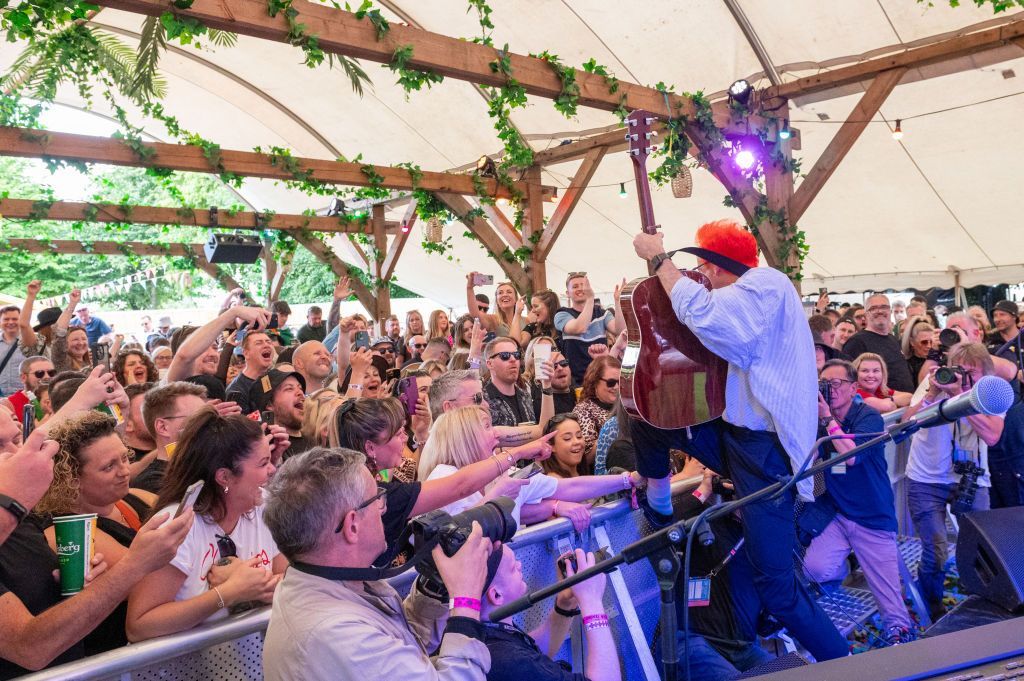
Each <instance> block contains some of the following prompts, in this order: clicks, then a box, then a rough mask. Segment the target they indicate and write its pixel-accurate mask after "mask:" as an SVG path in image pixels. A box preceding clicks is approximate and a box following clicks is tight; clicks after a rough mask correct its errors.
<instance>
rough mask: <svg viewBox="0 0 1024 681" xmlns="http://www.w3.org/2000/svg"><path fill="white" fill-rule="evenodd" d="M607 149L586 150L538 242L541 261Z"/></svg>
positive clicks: (560, 231) (559, 232) (538, 254)
mask: <svg viewBox="0 0 1024 681" xmlns="http://www.w3.org/2000/svg"><path fill="white" fill-rule="evenodd" d="M607 151H608V147H596V148H594V149H591V150H589V151H587V152H586V156H584V158H583V163H581V164H580V167H579V168H578V169H577V170H576V174H575V175H573V176H572V181H571V182H569V186H568V187H566V188H565V190H564V191H563V193H562V198H561V199H559V201H558V206H557V207H556V208H555V212H554V214H553V215H552V216H551V219H550V220H548V224H547V227H545V228H544V233H543V234H542V235H541V238H540V241H539V242H538V243H537V249H536V257H537V259H538V260H539V261H540V262H546V261H547V259H548V254H550V253H551V248H552V247H553V246H554V245H555V241H557V240H558V236H559V235H560V234H561V233H562V230H563V229H565V224H566V222H568V221H569V216H570V215H572V211H573V210H574V209H575V208H576V204H578V203H579V202H580V199H581V198H583V192H584V191H585V190H586V188H587V185H588V184H590V180H591V179H592V178H593V177H594V173H595V172H596V171H597V166H598V165H599V164H600V163H601V159H603V158H604V155H605V153H606V152H607Z"/></svg>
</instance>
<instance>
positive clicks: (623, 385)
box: [619, 265, 728, 429]
mask: <svg viewBox="0 0 1024 681" xmlns="http://www.w3.org/2000/svg"><path fill="white" fill-rule="evenodd" d="M666 267H667V265H666ZM680 274H682V275H683V276H684V277H687V278H689V279H693V280H694V281H698V282H701V283H703V284H704V285H705V286H707V287H708V288H710V285H709V283H708V281H707V278H706V277H705V276H704V275H702V274H700V273H699V272H693V271H690V270H680ZM619 304H620V305H622V310H623V312H624V313H625V317H626V352H625V354H624V355H623V357H622V375H621V379H620V381H621V382H620V388H619V398H620V399H621V400H622V405H623V407H625V409H626V411H627V412H629V414H630V415H631V416H634V417H636V418H639V419H642V420H643V421H645V422H646V423H649V424H650V425H652V426H654V427H655V428H662V429H675V428H686V427H688V426H694V425H697V424H700V423H704V422H706V421H710V420H712V419H715V418H718V417H719V416H721V415H722V412H723V411H725V379H726V374H727V372H728V364H727V363H726V361H725V360H724V359H722V358H721V357H719V356H718V355H715V354H714V353H712V352H711V351H710V350H708V349H707V348H705V347H704V346H703V345H702V344H701V342H700V341H699V340H697V337H696V336H695V335H694V334H693V332H692V331H690V330H689V329H688V328H686V326H684V325H683V324H682V323H681V322H680V321H679V319H678V318H677V317H676V314H675V311H674V310H673V309H672V302H671V300H670V299H669V297H668V294H667V293H666V292H665V289H664V287H663V286H662V285H661V282H660V281H659V280H658V278H657V277H646V278H641V279H634V280H633V281H631V282H629V284H627V285H626V287H625V289H623V291H622V293H621V295H620V298H619Z"/></svg>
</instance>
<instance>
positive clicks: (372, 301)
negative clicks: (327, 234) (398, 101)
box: [295, 233, 377, 315]
mask: <svg viewBox="0 0 1024 681" xmlns="http://www.w3.org/2000/svg"><path fill="white" fill-rule="evenodd" d="M295 240H296V241H298V242H299V243H300V244H302V245H303V246H304V247H305V248H306V250H308V251H309V252H310V253H312V254H313V257H315V258H316V259H317V260H319V261H320V262H322V263H323V264H325V265H327V266H328V267H330V268H331V272H333V273H334V276H336V277H338V278H339V279H340V278H341V277H348V278H349V281H350V285H351V287H352V292H353V293H355V296H356V298H357V299H358V300H359V303H360V304H361V305H362V306H363V307H364V308H366V312H367V313H368V314H371V315H372V314H373V311H374V310H375V309H376V308H377V299H376V297H375V296H374V295H373V293H372V292H371V291H370V289H368V288H367V287H366V284H364V283H363V280H362V279H360V278H359V274H360V271H359V270H358V269H357V268H355V267H352V266H351V265H349V264H348V263H346V262H344V261H343V260H342V259H341V258H339V257H338V256H337V255H336V254H335V253H334V251H333V250H332V249H331V247H330V246H328V245H327V244H325V243H324V242H323V240H321V239H320V238H318V237H316V236H314V235H312V234H304V233H299V234H296V235H295Z"/></svg>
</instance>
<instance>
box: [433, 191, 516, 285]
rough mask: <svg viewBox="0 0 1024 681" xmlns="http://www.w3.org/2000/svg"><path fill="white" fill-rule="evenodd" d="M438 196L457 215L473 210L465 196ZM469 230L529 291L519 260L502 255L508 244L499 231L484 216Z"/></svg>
mask: <svg viewBox="0 0 1024 681" xmlns="http://www.w3.org/2000/svg"><path fill="white" fill-rule="evenodd" d="M437 198H438V199H440V200H441V201H442V202H444V204H445V205H446V206H448V208H449V209H451V211H452V212H453V213H455V215H456V216H458V217H459V218H463V217H464V216H465V215H466V214H467V213H469V212H470V211H471V210H473V206H471V205H470V203H469V201H468V200H467V199H466V197H464V196H460V195H458V194H445V193H443V192H438V193H437ZM468 228H469V231H470V232H472V233H473V235H474V236H475V237H476V238H477V239H479V240H480V241H481V243H483V245H484V247H485V248H486V249H487V250H488V251H490V253H491V255H492V256H493V258H494V261H495V262H497V263H498V266H499V267H501V269H502V271H503V272H504V273H505V275H506V276H507V277H508V279H509V281H511V282H512V283H513V284H514V285H515V287H516V290H518V291H527V290H529V288H530V278H529V277H528V276H527V274H526V271H525V270H524V269H523V268H522V267H520V265H519V263H518V262H509V261H508V260H506V259H505V258H503V257H502V255H501V254H502V253H504V252H505V249H506V248H508V244H506V243H505V242H504V241H502V239H501V237H500V236H498V233H497V232H495V231H494V229H493V228H492V227H491V225H490V224H488V222H487V221H486V220H484V219H483V218H474V219H473V221H472V223H470V224H469V225H468Z"/></svg>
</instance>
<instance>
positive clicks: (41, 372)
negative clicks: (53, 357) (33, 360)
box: [32, 369, 57, 378]
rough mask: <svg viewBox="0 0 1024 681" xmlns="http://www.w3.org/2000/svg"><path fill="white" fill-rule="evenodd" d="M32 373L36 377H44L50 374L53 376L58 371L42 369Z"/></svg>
mask: <svg viewBox="0 0 1024 681" xmlns="http://www.w3.org/2000/svg"><path fill="white" fill-rule="evenodd" d="M32 375H33V376H35V377H36V378H42V377H43V376H49V377H50V378H53V377H54V376H56V375H57V371H56V370H55V369H40V370H38V371H33V372H32Z"/></svg>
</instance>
